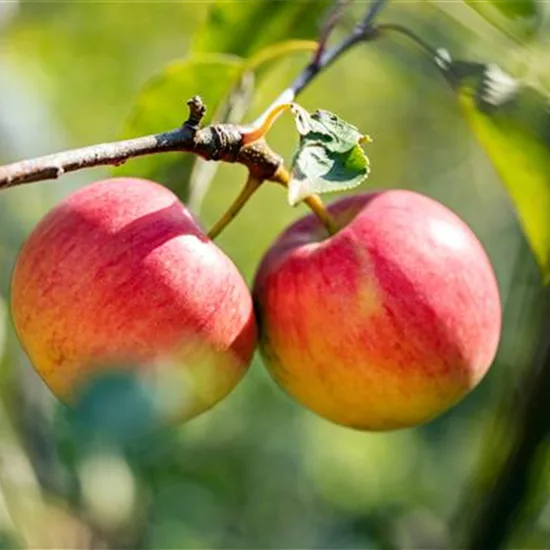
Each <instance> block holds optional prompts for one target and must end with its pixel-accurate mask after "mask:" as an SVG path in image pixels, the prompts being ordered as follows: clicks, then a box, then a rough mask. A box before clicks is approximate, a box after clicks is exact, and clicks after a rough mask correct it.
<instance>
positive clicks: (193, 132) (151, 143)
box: [0, 0, 387, 189]
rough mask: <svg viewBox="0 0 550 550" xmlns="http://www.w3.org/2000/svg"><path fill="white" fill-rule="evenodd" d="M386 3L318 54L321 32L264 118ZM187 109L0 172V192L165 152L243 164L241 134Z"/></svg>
mask: <svg viewBox="0 0 550 550" xmlns="http://www.w3.org/2000/svg"><path fill="white" fill-rule="evenodd" d="M386 2H387V0H373V2H372V4H371V5H370V8H369V10H368V12H367V14H366V15H365V18H364V19H363V21H362V22H361V23H360V24H359V25H357V27H356V28H355V29H354V31H353V33H352V34H351V35H350V36H348V37H347V38H345V39H344V40H342V42H340V44H337V45H336V46H335V47H334V48H332V49H330V50H327V51H325V50H324V46H325V42H326V38H327V36H328V34H327V32H330V30H332V27H330V28H329V30H328V31H327V28H326V27H325V29H324V31H323V32H324V35H322V37H321V38H322V40H321V43H320V49H319V50H318V51H317V53H316V54H314V58H313V60H312V62H311V63H310V64H309V65H308V66H307V67H305V68H304V70H303V71H302V72H301V73H300V74H299V75H298V77H296V79H295V80H294V82H293V83H292V84H291V86H290V87H289V88H287V89H286V90H285V91H284V92H283V93H282V94H281V95H280V96H279V98H278V99H277V100H276V101H275V102H274V103H273V104H272V105H271V106H270V107H268V108H267V109H266V111H265V116H267V115H268V113H270V112H271V111H272V109H273V106H275V105H278V104H280V103H288V102H290V101H293V100H294V98H295V97H296V96H297V95H298V94H299V93H300V92H302V91H303V90H304V88H306V86H308V85H309V84H310V83H311V82H312V81H313V80H314V78H315V77H316V76H317V75H318V74H319V73H320V72H322V71H323V70H325V69H326V68H327V67H329V66H330V65H331V64H332V63H333V62H334V61H336V59H338V58H339V57H340V56H341V55H342V54H343V53H345V52H346V51H347V50H349V49H350V48H351V47H352V46H354V45H355V44H357V43H358V42H361V41H362V40H365V38H366V37H368V36H369V32H370V29H371V27H372V23H373V22H374V19H375V18H376V16H377V15H378V13H379V12H380V10H381V9H382V7H383V6H384V5H385V3H386ZM340 4H342V5H343V4H345V2H340ZM340 9H341V8H340ZM325 35H326V36H325ZM323 36H325V38H323ZM373 36H374V35H373ZM285 98H286V99H285ZM193 102H196V104H194V103H193ZM189 107H190V115H189V119H188V120H187V121H186V122H185V123H184V124H183V126H182V127H181V128H178V129H175V130H171V131H168V132H164V133H160V134H153V135H149V136H143V137H138V138H135V139H129V140H124V141H117V142H113V143H102V144H99V145H92V146H89V147H83V148H81V149H73V150H70V151H64V152H61V153H56V154H53V155H47V156H43V157H39V158H35V159H31V160H24V161H21V162H14V163H12V164H8V165H6V166H0V189H5V188H8V187H13V186H15V185H21V184H24V183H31V182H36V181H41V180H48V179H56V178H59V177H60V176H61V175H63V174H65V173H67V172H75V171H77V170H81V169H83V168H91V167H94V166H105V165H113V166H117V165H119V164H122V163H124V162H125V161H127V160H128V159H131V158H134V157H140V156H144V155H150V154H156V153H165V152H170V151H182V152H189V153H195V154H198V155H200V156H202V157H203V158H205V159H207V160H223V161H226V162H242V163H243V164H246V162H247V160H248V157H247V156H246V155H244V156H242V157H239V150H240V148H241V147H242V145H243V131H244V128H243V129H241V128H239V127H237V126H234V125H229V124H225V125H224V124H218V125H213V126H207V127H205V128H201V129H199V122H200V120H201V119H202V117H203V115H204V110H205V108H204V105H203V104H202V102H201V101H200V98H193V99H192V100H190V102H189ZM263 116H264V115H262V117H263ZM262 117H260V119H258V121H256V122H255V123H254V126H255V127H256V126H258V125H259V126H261V125H262V122H261V119H262Z"/></svg>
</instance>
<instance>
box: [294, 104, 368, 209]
mask: <svg viewBox="0 0 550 550" xmlns="http://www.w3.org/2000/svg"><path fill="white" fill-rule="evenodd" d="M292 112H293V114H294V118H295V121H296V127H297V129H298V132H299V133H300V144H299V147H298V151H297V152H296V154H295V155H294V159H293V162H292V173H291V181H290V183H289V186H288V201H289V203H290V204H291V205H295V204H297V203H298V202H300V201H301V200H303V199H305V198H306V197H308V196H310V195H313V194H314V193H329V192H335V191H344V190H346V189H351V188H353V187H357V186H358V185H359V184H360V183H361V182H362V181H363V180H364V179H365V178H366V177H367V176H368V174H369V160H368V158H367V156H366V155H365V153H364V151H363V149H362V147H361V144H362V143H364V142H367V141H370V138H368V137H367V136H364V135H362V134H361V133H360V132H359V130H358V129H357V128H356V127H355V126H352V125H351V124H349V123H347V122H346V121H344V120H342V119H341V118H339V117H338V116H336V115H335V114H334V113H330V112H329V111H323V110H318V111H316V112H315V113H313V114H312V115H310V114H309V113H308V112H307V111H305V110H304V109H302V108H301V107H299V106H298V105H294V106H293V109H292Z"/></svg>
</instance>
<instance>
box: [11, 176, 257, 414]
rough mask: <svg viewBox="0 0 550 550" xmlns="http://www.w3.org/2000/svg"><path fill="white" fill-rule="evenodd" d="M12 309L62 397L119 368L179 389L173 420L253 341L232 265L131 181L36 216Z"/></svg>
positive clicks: (191, 409) (227, 376)
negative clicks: (133, 371)
mask: <svg viewBox="0 0 550 550" xmlns="http://www.w3.org/2000/svg"><path fill="white" fill-rule="evenodd" d="M11 309H12V317H13V321H14V325H15V329H16V332H17V335H18V337H19V340H20V342H21V344H22V346H23V348H24V349H25V351H26V352H27V354H28V356H29V358H30V360H31V362H32V364H33V365H34V367H35V369H36V370H37V371H38V373H39V374H40V375H41V377H42V378H43V380H44V381H45V382H46V384H47V385H48V386H49V387H50V389H51V390H52V391H53V393H54V394H55V395H56V396H57V397H59V398H60V399H61V400H62V401H65V402H67V403H71V402H72V401H74V400H75V396H76V395H77V394H78V392H79V388H80V387H81V386H82V385H83V384H84V383H85V382H87V381H88V380H89V379H91V378H92V377H93V376H95V375H98V374H101V372H102V371H103V370H107V369H111V368H115V365H116V368H122V365H126V367H124V368H130V367H132V368H135V369H136V371H137V372H139V373H140V374H143V375H144V376H145V377H146V378H147V377H150V378H151V381H152V382H154V383H155V384H157V386H158V387H159V388H160V387H165V388H166V387H167V388H169V389H170V390H172V391H174V390H175V389H176V388H175V387H174V384H176V385H177V384H180V385H181V387H180V390H181V394H177V395H176V394H174V395H173V396H172V398H173V399H177V400H181V402H178V403H176V404H175V408H174V410H172V411H171V412H170V415H172V416H173V417H174V418H177V419H187V418H191V417H193V416H195V415H197V414H199V413H200V412H203V411H204V410H207V409H208V408H210V407H211V406H213V405H214V404H215V403H216V402H218V401H219V400H220V399H222V398H223V397H224V396H225V395H227V394H228V393H229V392H230V391H231V390H232V389H233V388H234V386H235V385H236V384H237V382H238V381H239V380H240V379H241V377H242V376H243V375H244V373H245V372H246V370H247V368H248V366H249V364H250V361H251V357H252V354H253V351H254V349H255V346H256V342H257V329H256V322H255V318H254V312H253V305H252V298H251V295H250V292H249V289H248V288H247V285H246V283H245V282H244V280H243V278H242V277H241V275H240V273H239V271H238V270H237V268H236V267H235V265H234V264H233V263H232V261H231V260H230V259H229V258H228V257H227V256H226V255H225V254H224V253H223V252H222V251H221V250H220V249H219V248H218V247H217V246H216V245H215V244H214V243H213V242H212V241H211V240H210V239H209V238H208V237H207V236H206V235H205V234H204V232H203V230H202V229H201V228H200V227H199V226H198V224H197V222H196V221H195V220H194V218H193V217H192V215H191V214H190V213H189V211H188V210H187V209H186V208H185V206H184V205H183V204H182V203H181V202H180V201H179V200H178V198H177V197H176V196H175V195H174V194H173V193H172V192H171V191H170V190H168V189H167V188H165V187H163V186H161V185H159V184H156V183H154V182H152V181H148V180H143V179H137V178H112V179H107V180H104V181H99V182H96V183H93V184H91V185H88V186H86V187H84V188H82V189H80V190H78V191H76V192H75V193H73V194H72V195H70V196H69V197H68V198H66V199H65V200H64V201H62V202H61V203H60V204H58V205H57V206H56V207H54V208H53V209H52V210H51V211H50V212H49V213H48V214H47V215H46V216H45V217H44V218H43V219H42V220H41V221H40V222H39V224H38V225H37V226H36V228H35V229H34V231H33V232H32V233H31V235H30V236H29V238H28V239H27V241H26V242H25V243H24V245H23V247H22V249H21V251H20V253H19V256H18V258H17V261H16V265H15V268H14V271H13V275H12V286H11ZM162 375H166V376H165V377H164V378H163V379H162V380H160V379H159V378H158V376H162Z"/></svg>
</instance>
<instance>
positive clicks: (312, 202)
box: [270, 165, 340, 235]
mask: <svg viewBox="0 0 550 550" xmlns="http://www.w3.org/2000/svg"><path fill="white" fill-rule="evenodd" d="M270 181H274V182H276V183H279V184H281V185H282V186H283V187H285V188H288V184H289V182H290V174H289V172H288V170H287V169H286V168H285V167H284V166H283V165H281V166H279V168H278V169H277V171H276V172H275V174H274V175H273V176H272V177H271V178H270ZM302 202H304V203H305V204H306V205H307V206H308V207H309V209H310V210H311V211H312V212H313V213H314V214H315V215H316V216H317V218H318V219H319V221H320V222H321V223H322V224H323V226H324V228H325V229H326V230H327V232H328V234H329V235H335V234H336V233H338V231H339V230H340V226H339V225H338V223H337V222H336V220H335V219H334V217H333V216H332V214H331V213H330V212H329V211H328V209H327V207H326V206H325V204H324V203H323V201H322V199H321V197H320V196H319V195H316V194H312V195H309V197H306V198H305V199H303V201H302Z"/></svg>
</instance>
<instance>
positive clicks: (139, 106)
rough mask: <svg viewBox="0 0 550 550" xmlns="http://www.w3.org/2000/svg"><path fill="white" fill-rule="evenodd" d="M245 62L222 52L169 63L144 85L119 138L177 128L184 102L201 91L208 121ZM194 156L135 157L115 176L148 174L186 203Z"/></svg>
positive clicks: (179, 123)
mask: <svg viewBox="0 0 550 550" xmlns="http://www.w3.org/2000/svg"><path fill="white" fill-rule="evenodd" d="M243 66H244V61H243V60H242V59H240V58H239V57H236V56H231V55H221V54H205V55H194V56H191V57H189V58H186V59H183V60H178V61H175V62H173V63H171V64H169V65H168V66H167V67H165V68H164V70H162V72H161V73H160V74H158V75H156V76H155V77H153V78H152V79H151V80H150V81H149V82H148V83H146V84H145V86H144V87H143V88H142V90H141V92H140V93H139V96H138V98H137V102H136V104H135V106H134V108H133V110H132V112H131V114H130V116H129V117H128V119H127V120H126V123H125V124H124V127H123V131H122V133H121V136H120V139H127V138H132V137H138V136H141V135H146V134H151V133H156V132H164V131H167V130H171V129H174V128H177V127H178V126H180V125H181V124H182V122H183V121H184V120H185V119H186V118H187V107H186V104H185V103H186V101H187V100H188V99H189V98H190V97H192V96H194V95H196V94H199V95H200V96H201V97H202V99H203V100H204V102H205V104H206V106H207V114H206V117H205V120H204V122H205V123H208V122H209V121H210V120H211V119H212V116H213V115H214V114H215V112H216V111H217V110H218V109H219V108H220V106H221V105H222V104H223V102H224V100H225V98H226V97H227V96H228V94H229V91H230V89H231V87H232V86H233V85H234V84H235V83H236V82H237V79H238V77H239V75H241V73H242V69H243ZM195 160H196V158H195V155H192V154H189V153H165V154H162V155H149V156H146V157H143V158H139V159H133V160H130V161H128V162H127V163H126V164H124V165H122V166H120V167H117V168H115V169H114V170H113V175H116V176H121V175H131V176H136V177H143V178H150V179H153V180H155V181H158V182H160V183H163V184H164V185H166V186H168V187H170V188H171V189H172V190H173V191H174V192H175V193H176V194H177V195H178V196H179V197H180V199H181V200H183V201H187V199H188V197H189V194H190V189H189V181H190V174H191V170H192V169H193V166H194V163H195Z"/></svg>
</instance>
